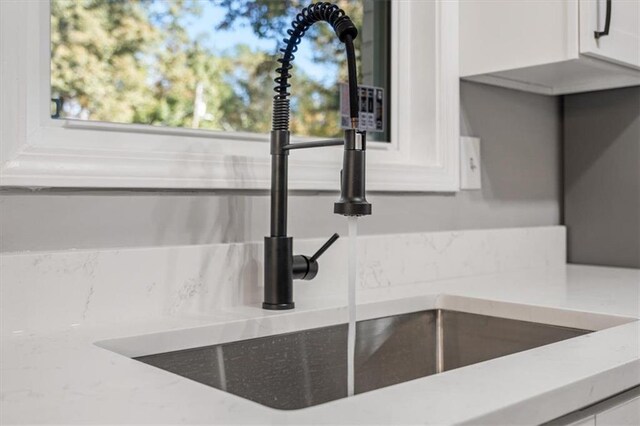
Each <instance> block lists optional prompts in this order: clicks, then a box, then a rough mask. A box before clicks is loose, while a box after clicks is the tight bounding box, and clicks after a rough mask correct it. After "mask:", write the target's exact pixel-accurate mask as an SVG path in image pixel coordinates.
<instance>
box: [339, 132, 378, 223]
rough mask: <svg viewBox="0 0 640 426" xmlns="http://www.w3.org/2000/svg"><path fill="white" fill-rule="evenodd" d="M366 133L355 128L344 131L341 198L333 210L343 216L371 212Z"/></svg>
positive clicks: (364, 214)
mask: <svg viewBox="0 0 640 426" xmlns="http://www.w3.org/2000/svg"><path fill="white" fill-rule="evenodd" d="M365 153H366V138H365V133H363V132H358V131H357V130H355V129H348V130H345V131H344V157H343V161H342V172H341V173H340V199H339V200H338V201H337V202H336V203H335V204H334V206H333V212H334V213H336V214H341V215H343V216H367V215H370V214H371V204H370V203H369V202H368V201H367V198H366V190H365V170H366V157H365Z"/></svg>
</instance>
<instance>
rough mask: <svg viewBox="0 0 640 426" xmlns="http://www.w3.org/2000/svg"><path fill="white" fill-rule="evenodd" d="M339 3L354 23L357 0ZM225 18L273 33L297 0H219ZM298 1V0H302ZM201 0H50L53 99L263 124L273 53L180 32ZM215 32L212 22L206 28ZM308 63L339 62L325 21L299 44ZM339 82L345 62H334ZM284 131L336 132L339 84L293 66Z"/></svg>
mask: <svg viewBox="0 0 640 426" xmlns="http://www.w3.org/2000/svg"><path fill="white" fill-rule="evenodd" d="M338 3H340V5H341V6H342V7H343V8H344V9H345V10H347V12H348V13H349V14H350V16H352V18H353V19H354V20H355V21H356V23H357V24H358V23H359V22H361V19H362V8H361V1H359V2H355V1H346V0H342V1H341V2H338ZM216 4H218V5H222V6H224V8H225V10H226V16H225V19H224V20H223V22H222V24H220V26H219V29H225V28H229V27H231V26H233V25H242V24H243V23H245V22H248V24H249V25H250V26H251V28H252V29H253V31H254V32H255V34H256V35H257V36H259V37H261V38H266V39H274V40H276V39H281V38H282V34H284V33H285V32H286V29H287V28H288V27H289V25H290V21H291V19H293V17H294V16H295V13H297V11H298V10H299V9H300V8H301V7H302V6H303V5H302V2H301V1H299V0H286V1H272V0H256V1H247V0H218V1H216ZM305 4H306V3H305ZM201 13H202V3H201V1H199V0H171V1H166V0H53V1H52V16H51V25H52V34H51V86H52V97H59V98H61V99H62V100H63V102H64V106H65V107H64V111H63V117H68V118H80V119H88V120H97V121H110V122H123V123H144V124H153V125H165V126H176V127H194V128H208V129H217V130H226V131H246V132H263V133H264V132H267V131H269V129H270V121H271V101H272V97H273V93H274V92H273V85H274V84H273V77H274V76H275V74H274V69H275V67H276V62H275V59H276V55H275V54H274V53H273V52H265V51H261V50H257V49H255V48H251V47H249V46H247V45H244V44H242V43H238V44H237V45H236V46H235V48H233V49H231V50H230V51H228V52H224V53H222V54H220V53H218V54H214V53H213V52H211V51H210V50H208V49H207V48H205V47H203V45H202V43H201V42H200V41H198V40H192V39H190V37H189V36H188V34H187V31H186V29H185V28H186V25H188V20H189V18H193V17H197V16H199V15H200V14H201ZM212 30H213V28H212ZM305 42H307V43H309V42H310V43H313V49H314V59H315V60H316V61H320V62H322V61H331V62H334V63H335V61H340V62H343V61H342V58H343V53H342V48H341V46H339V45H338V44H337V43H336V42H335V36H334V35H333V33H332V31H331V29H330V27H329V26H328V25H315V26H314V28H313V31H309V33H308V35H307V36H305V40H304V41H303V43H305ZM340 73H341V76H340V78H341V79H342V80H344V79H346V68H344V66H343V67H341V72H340ZM293 81H294V88H293V96H294V102H293V108H292V109H293V111H292V130H293V131H294V132H296V133H298V134H307V135H318V136H335V135H336V134H338V133H339V122H338V90H337V88H335V87H330V88H327V87H324V86H323V85H322V84H321V83H319V82H318V81H317V80H315V79H312V78H310V76H307V75H305V74H304V73H303V72H301V70H299V69H297V70H296V71H295V73H294V79H293Z"/></svg>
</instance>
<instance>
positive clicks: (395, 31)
mask: <svg viewBox="0 0 640 426" xmlns="http://www.w3.org/2000/svg"><path fill="white" fill-rule="evenodd" d="M430 3H431V2H419V1H394V2H392V43H393V44H392V69H391V75H392V82H391V95H392V99H391V131H392V133H391V139H392V140H391V143H380V142H370V143H369V144H368V148H369V149H368V158H367V187H368V190H370V191H456V190H458V189H459V160H458V146H459V124H458V123H459V83H458V4H457V0H438V1H437V2H436V4H435V14H436V22H435V28H434V26H433V24H434V23H433V22H432V21H433V20H431V22H429V19H428V18H429V13H430V12H429V9H428V6H426V5H428V4H430ZM431 4H432V5H433V3H431ZM0 7H1V13H0V17H1V18H0V19H1V21H0V23H1V25H0V31H1V33H0V35H1V41H0V43H1V47H2V61H1V65H0V66H1V69H0V70H1V72H2V75H1V78H0V80H1V81H0V85H1V86H0V87H1V92H0V93H1V94H2V99H1V101H0V108H1V110H0V119H1V122H0V132H1V133H0V135H1V138H2V139H1V141H0V157H1V158H0V185H1V186H4V187H92V188H221V189H222V188H227V189H267V188H269V186H270V157H269V147H268V144H267V143H265V142H266V141H267V140H268V136H267V135H256V134H246V133H229V132H211V131H203V130H197V129H194V130H190V129H166V128H153V127H150V126H144V125H119V124H108V123H95V122H78V121H74V120H53V119H51V118H50V103H49V98H50V95H49V93H50V77H49V72H50V71H49V49H50V47H49V46H50V45H49V37H50V35H49V22H50V17H49V13H50V11H49V10H50V9H49V4H48V2H41V1H35V2H34V1H20V0H9V1H2V2H0ZM425 19H426V20H425ZM429 30H431V31H432V34H433V32H434V30H435V34H436V40H435V43H436V46H435V50H436V55H435V56H436V57H435V58H432V57H429V55H428V54H426V53H424V52H423V50H421V48H422V47H423V46H424V45H425V43H424V42H421V40H431V39H432V38H433V36H432V35H431V36H430V35H429V33H428V31H429ZM427 37H429V38H427ZM425 51H426V49H425ZM434 64H435V70H434ZM434 72H435V81H436V89H435V94H433V93H432V94H431V96H430V95H429V94H428V93H424V92H423V91H422V90H423V88H422V86H421V85H420V81H421V76H423V75H427V74H429V73H430V74H431V75H433V74H434ZM292 89H293V95H294V96H295V85H294V86H293V87H292ZM434 96H435V97H434ZM434 101H435V105H434ZM433 111H435V116H434V112H433ZM265 114H270V111H268V112H267V111H265ZM300 140H304V138H300ZM303 151H304V152H303ZM340 167H341V148H339V147H338V148H323V149H313V150H302V151H298V152H293V153H292V154H291V156H290V162H289V168H290V172H289V173H290V175H289V176H290V177H289V180H290V182H289V187H290V188H291V189H299V190H336V189H337V188H338V179H339V170H340Z"/></svg>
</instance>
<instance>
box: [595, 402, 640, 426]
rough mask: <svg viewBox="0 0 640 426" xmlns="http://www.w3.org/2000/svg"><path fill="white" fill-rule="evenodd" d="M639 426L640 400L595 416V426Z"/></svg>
mask: <svg viewBox="0 0 640 426" xmlns="http://www.w3.org/2000/svg"><path fill="white" fill-rule="evenodd" d="M638 425H640V398H635V399H632V400H631V401H628V402H626V403H624V404H621V405H618V406H615V407H613V408H611V409H609V410H606V411H603V412H602V413H597V414H596V426H638Z"/></svg>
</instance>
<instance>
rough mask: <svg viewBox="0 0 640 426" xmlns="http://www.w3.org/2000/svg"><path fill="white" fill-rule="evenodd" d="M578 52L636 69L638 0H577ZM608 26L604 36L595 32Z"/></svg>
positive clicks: (639, 66) (638, 55)
mask: <svg viewBox="0 0 640 426" xmlns="http://www.w3.org/2000/svg"><path fill="white" fill-rule="evenodd" d="M579 9H580V18H579V20H580V53H583V54H585V55H590V56H593V57H596V58H601V59H605V60H608V61H611V62H615V63H619V64H622V65H626V66H630V67H634V68H637V69H640V0H580V5H579ZM607 15H608V17H609V23H610V25H609V28H608V30H609V31H608V34H607V35H601V36H600V37H596V35H595V32H602V31H604V30H605V29H607V28H606V22H607Z"/></svg>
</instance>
